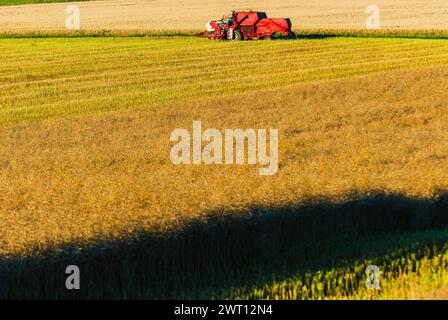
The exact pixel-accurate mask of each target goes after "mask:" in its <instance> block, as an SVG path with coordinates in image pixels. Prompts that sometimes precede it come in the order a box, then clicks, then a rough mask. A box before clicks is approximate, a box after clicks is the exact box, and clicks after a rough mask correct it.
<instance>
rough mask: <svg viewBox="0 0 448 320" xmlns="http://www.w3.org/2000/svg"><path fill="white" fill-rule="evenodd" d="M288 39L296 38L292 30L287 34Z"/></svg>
mask: <svg viewBox="0 0 448 320" xmlns="http://www.w3.org/2000/svg"><path fill="white" fill-rule="evenodd" d="M288 39H297V35H296V34H295V33H294V32H293V31H291V32H290V33H289V34H288Z"/></svg>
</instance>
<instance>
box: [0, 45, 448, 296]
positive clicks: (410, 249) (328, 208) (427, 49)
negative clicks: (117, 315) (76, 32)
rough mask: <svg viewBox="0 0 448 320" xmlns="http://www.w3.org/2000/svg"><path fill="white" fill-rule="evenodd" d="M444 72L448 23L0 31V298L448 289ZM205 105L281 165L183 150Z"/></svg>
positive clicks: (447, 95) (206, 119)
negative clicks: (355, 33)
mask: <svg viewBox="0 0 448 320" xmlns="http://www.w3.org/2000/svg"><path fill="white" fill-rule="evenodd" d="M447 89H448V42H447V41H445V40H430V39H425V40H423V39H368V38H324V39H305V40H304V39H301V40H295V41H294V40H292V41H287V40H277V41H270V42H268V41H265V42H244V43H234V42H211V41H208V40H204V39H196V38H188V37H170V38H163V37H160V38H157V37H151V38H127V37H120V38H115V37H106V38H104V37H100V38H39V39H0V123H1V127H0V140H1V141H2V143H1V144H0V203H1V204H2V205H1V206H0V217H1V219H0V270H1V271H2V272H0V288H1V289H2V290H0V297H1V298H14V297H19V298H23V297H28V298H45V297H51V298H104V297H113V298H205V299H208V298H255V299H324V298H328V299H332V298H338V299H340V298H343V299H344V298H346V299H349V298H357V299H366V298H367V299H370V298H378V299H388V298H400V299H406V298H408V299H409V298H425V297H427V296H428V297H430V296H440V297H443V296H444V294H445V292H446V286H447V282H448V281H447V277H446V274H447V268H448V258H447V246H446V243H447V239H448V232H447V231H445V230H446V228H447V227H448V216H447V215H446V209H447V207H448V205H447V204H448V200H447V195H446V193H445V191H446V190H447V189H448V154H447V147H448V113H447V112H446V108H447V107H448V106H447V104H448V90H447ZM194 120H201V121H202V126H203V128H204V129H206V128H217V129H220V130H221V129H224V128H243V129H244V128H278V129H279V135H280V143H279V151H280V168H279V172H278V173H277V174H276V175H275V176H272V177H262V176H259V175H258V167H257V166H247V165H244V166H206V165H196V166H193V165H192V166H174V165H173V164H172V163H171V162H170V158H169V153H170V148H171V146H172V143H170V141H169V137H170V132H171V131H172V130H174V129H176V128H186V129H189V130H190V131H191V126H192V123H193V121H194ZM68 264H77V265H79V266H80V267H81V270H83V271H82V272H83V273H82V274H83V278H82V279H83V286H82V290H81V291H79V292H69V291H67V290H65V289H64V287H63V283H64V279H65V273H64V270H65V266H66V265H68ZM369 264H376V265H378V266H380V267H381V270H382V272H383V278H382V279H383V282H382V290H379V291H378V290H374V291H372V290H367V289H366V288H365V267H366V266H367V265H369ZM61 270H62V271H61Z"/></svg>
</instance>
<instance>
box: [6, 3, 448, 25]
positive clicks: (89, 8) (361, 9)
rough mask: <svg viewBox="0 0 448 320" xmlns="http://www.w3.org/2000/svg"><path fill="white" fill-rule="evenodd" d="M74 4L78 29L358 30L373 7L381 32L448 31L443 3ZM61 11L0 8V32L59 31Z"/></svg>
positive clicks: (41, 6)
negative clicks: (246, 26) (242, 17)
mask: <svg viewBox="0 0 448 320" xmlns="http://www.w3.org/2000/svg"><path fill="white" fill-rule="evenodd" d="M11 1H13V0H11ZM75 4H76V5H78V6H79V8H80V10H81V29H83V30H200V29H204V26H205V24H206V22H207V21H209V20H211V19H217V18H221V17H222V16H223V15H227V14H228V13H229V12H230V10H232V9H235V8H237V9H253V10H264V11H266V12H267V13H268V15H269V16H272V17H275V16H278V17H285V16H287V17H290V18H291V19H292V20H293V22H294V28H296V29H316V28H325V29H328V28H330V29H347V28H349V29H360V28H364V27H365V21H366V18H367V14H366V12H365V11H366V8H367V6H368V5H372V4H374V5H377V6H378V7H379V8H380V10H381V25H382V28H387V29H446V28H447V27H448V19H447V18H446V15H447V14H448V3H447V2H446V1H445V0H429V1H425V0H411V1H409V0H377V1H374V3H372V1H367V0H362V1H356V0H342V1H331V0H318V1H315V0H305V1H294V0H268V1H260V0H244V1H238V2H235V1H218V0H210V1H207V2H206V3H201V2H198V1H192V0H181V1H174V0H105V1H87V2H75ZM66 6H67V4H66V3H56V4H35V5H29V6H14V7H0V30H3V31H5V30H8V31H49V30H64V29H65V18H66V15H65V8H66Z"/></svg>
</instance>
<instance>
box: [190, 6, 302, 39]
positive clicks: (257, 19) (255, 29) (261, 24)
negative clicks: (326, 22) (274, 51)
mask: <svg viewBox="0 0 448 320" xmlns="http://www.w3.org/2000/svg"><path fill="white" fill-rule="evenodd" d="M291 26H292V24H291V20H290V19H288V18H286V19H269V18H268V17H267V15H266V13H264V12H255V11H232V13H231V14H230V16H228V17H223V18H222V19H221V20H214V21H209V22H208V23H207V30H206V31H204V32H201V33H199V34H198V35H197V36H199V37H207V38H209V39H211V40H237V41H241V40H259V39H270V38H272V36H273V35H274V34H281V35H283V36H285V37H288V38H295V34H294V32H293V31H292V30H291Z"/></svg>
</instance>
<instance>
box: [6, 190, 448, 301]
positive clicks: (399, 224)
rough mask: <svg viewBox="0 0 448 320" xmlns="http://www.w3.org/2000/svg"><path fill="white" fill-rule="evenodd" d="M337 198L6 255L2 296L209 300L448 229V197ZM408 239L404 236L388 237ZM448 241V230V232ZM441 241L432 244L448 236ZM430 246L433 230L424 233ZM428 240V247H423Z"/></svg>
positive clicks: (379, 252) (409, 243) (378, 253)
mask: <svg viewBox="0 0 448 320" xmlns="http://www.w3.org/2000/svg"><path fill="white" fill-rule="evenodd" d="M353 198H354V200H348V201H345V202H341V203H333V202H331V201H330V199H326V198H322V199H320V200H319V201H318V203H313V204H308V205H301V206H296V207H295V206H284V207H256V206H255V207H253V208H252V209H251V210H250V214H247V213H246V214H238V213H237V212H236V213H233V214H226V215H224V214H222V213H221V212H219V211H218V212H211V213H210V214H209V218H208V219H207V220H206V221H205V222H204V221H202V222H191V223H190V224H189V225H188V226H187V227H186V228H184V229H183V230H182V231H178V232H172V233H169V234H164V235H163V236H161V235H155V234H147V233H140V234H137V235H135V236H134V237H132V238H129V239H122V240H116V241H110V240H109V241H106V240H105V241H100V242H97V243H95V244H93V245H91V246H90V247H89V248H84V249H81V247H82V246H81V245H80V244H76V243H73V244H70V245H67V246H65V247H64V248H63V249H62V250H58V251H49V252H47V254H46V255H45V257H25V258H15V259H8V260H6V259H2V260H0V298H1V299H24V298H26V299H103V298H112V299H141V298H149V299H210V298H215V297H217V296H219V293H225V292H229V291H231V290H232V288H239V287H242V286H247V285H248V284H254V285H255V284H259V283H263V282H265V281H269V280H272V278H273V277H274V276H276V277H278V276H281V277H288V276H290V275H294V274H295V273H297V272H298V271H300V270H311V271H312V270H321V269H322V268H332V267H335V266H343V265H346V264H347V263H350V261H353V259H358V258H362V257H376V256H382V255H386V254H388V253H389V252H391V251H392V250H396V249H399V250H406V248H410V249H412V248H413V247H414V245H415V238H408V237H406V234H409V233H412V232H416V231H422V230H430V231H433V230H439V229H444V228H446V227H448V213H447V209H448V195H447V194H442V195H441V196H440V197H438V198H437V199H434V200H418V199H412V198H407V197H403V196H399V195H386V194H381V193H376V194H370V195H367V196H354V197H353ZM397 235H403V237H402V238H399V239H400V241H397V240H396V239H397V238H393V239H395V240H387V239H389V238H388V237H390V236H397ZM447 237H448V236H447ZM446 240H447V239H445V238H443V237H442V238H439V239H434V241H441V242H442V243H443V242H445V241H446ZM422 241H423V242H425V241H426V242H428V241H429V242H431V241H432V239H431V233H429V237H428V233H426V234H425V236H423V237H422ZM423 242H422V243H423ZM67 265H77V266H79V268H80V270H81V290H75V291H69V290H66V288H65V279H66V277H67V275H66V274H65V268H66V266H67Z"/></svg>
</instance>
